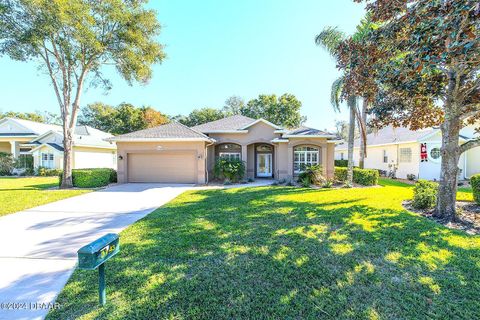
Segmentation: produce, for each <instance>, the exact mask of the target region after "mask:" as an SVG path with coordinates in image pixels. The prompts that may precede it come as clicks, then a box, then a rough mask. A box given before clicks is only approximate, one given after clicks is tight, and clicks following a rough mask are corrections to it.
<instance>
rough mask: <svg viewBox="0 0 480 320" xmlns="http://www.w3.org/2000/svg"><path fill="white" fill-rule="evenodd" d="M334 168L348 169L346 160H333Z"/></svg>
mask: <svg viewBox="0 0 480 320" xmlns="http://www.w3.org/2000/svg"><path fill="white" fill-rule="evenodd" d="M335 167H348V160H335Z"/></svg>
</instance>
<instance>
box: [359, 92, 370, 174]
mask: <svg viewBox="0 0 480 320" xmlns="http://www.w3.org/2000/svg"><path fill="white" fill-rule="evenodd" d="M367 105H368V102H367V99H365V98H363V105H362V119H360V121H361V122H362V127H363V128H364V129H365V130H367ZM360 130H361V128H360ZM366 136H367V133H366V132H364V133H363V134H362V133H361V132H360V162H359V164H358V166H359V167H360V168H361V169H364V168H365V156H366V154H367V150H366V141H365V140H366Z"/></svg>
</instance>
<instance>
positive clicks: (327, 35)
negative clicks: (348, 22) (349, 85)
mask: <svg viewBox="0 0 480 320" xmlns="http://www.w3.org/2000/svg"><path fill="white" fill-rule="evenodd" d="M344 40H345V34H344V33H343V32H341V31H339V30H338V29H337V28H336V27H327V28H325V29H323V31H322V32H321V33H320V34H318V35H317V36H316V37H315V43H316V44H317V45H318V46H321V47H323V48H324V49H325V50H327V51H328V52H329V53H330V55H331V56H332V57H333V58H336V57H337V54H338V47H339V44H340V43H341V42H342V41H344ZM344 72H345V71H344ZM343 89H344V76H341V77H340V78H338V79H337V80H335V81H334V82H333V84H332V89H331V94H330V102H331V103H332V106H333V109H334V110H335V111H337V112H339V111H340V104H341V100H342V99H341V97H342V94H343ZM347 105H348V108H349V109H350V121H349V127H348V171H347V184H348V185H350V186H351V185H352V184H353V147H354V139H355V118H356V113H357V97H356V96H349V97H347Z"/></svg>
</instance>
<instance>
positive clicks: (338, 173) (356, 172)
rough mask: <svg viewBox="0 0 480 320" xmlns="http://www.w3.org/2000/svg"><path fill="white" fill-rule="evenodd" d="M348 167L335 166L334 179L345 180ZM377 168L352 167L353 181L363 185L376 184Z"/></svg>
mask: <svg viewBox="0 0 480 320" xmlns="http://www.w3.org/2000/svg"><path fill="white" fill-rule="evenodd" d="M347 174H348V168H344V167H335V180H336V181H340V182H345V181H347ZM378 176H379V174H378V170H374V169H359V168H353V182H355V183H358V184H361V185H363V186H374V185H376V184H378Z"/></svg>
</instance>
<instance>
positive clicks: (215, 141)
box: [107, 115, 338, 184]
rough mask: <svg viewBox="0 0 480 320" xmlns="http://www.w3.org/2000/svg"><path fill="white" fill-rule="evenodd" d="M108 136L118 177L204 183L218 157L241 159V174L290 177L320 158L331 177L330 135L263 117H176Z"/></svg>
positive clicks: (119, 178) (151, 180)
mask: <svg viewBox="0 0 480 320" xmlns="http://www.w3.org/2000/svg"><path fill="white" fill-rule="evenodd" d="M107 140H108V141H113V142H116V143H117V148H118V181H119V182H169V183H197V184H203V183H207V182H208V181H209V180H211V179H212V177H213V168H214V165H215V160H216V159H217V158H219V157H228V158H236V159H241V160H242V161H244V162H245V163H246V169H247V170H246V178H253V179H255V178H274V179H287V180H288V179H293V178H294V177H295V176H296V175H297V174H299V173H300V172H301V171H302V170H303V169H304V168H305V167H306V166H308V165H313V164H321V165H322V166H323V170H324V173H325V175H326V176H328V177H333V173H334V163H333V162H334V161H333V159H334V148H335V142H338V140H337V137H336V135H334V134H331V133H328V132H324V131H321V130H317V129H312V128H307V127H300V128H297V129H286V128H283V127H281V126H278V125H275V124H273V123H271V122H269V121H266V120H264V119H252V118H248V117H245V116H242V115H234V116H231V117H227V118H224V119H220V120H217V121H212V122H208V123H205V124H202V125H199V126H195V127H192V128H189V127H187V126H184V125H182V124H180V123H177V122H171V123H169V124H165V125H161V126H158V127H155V128H150V129H145V130H140V131H136V132H132V133H128V134H124V135H120V136H116V137H113V138H110V139H107Z"/></svg>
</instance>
